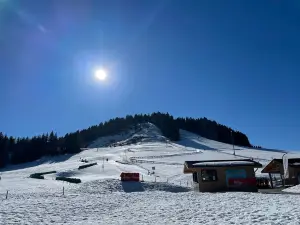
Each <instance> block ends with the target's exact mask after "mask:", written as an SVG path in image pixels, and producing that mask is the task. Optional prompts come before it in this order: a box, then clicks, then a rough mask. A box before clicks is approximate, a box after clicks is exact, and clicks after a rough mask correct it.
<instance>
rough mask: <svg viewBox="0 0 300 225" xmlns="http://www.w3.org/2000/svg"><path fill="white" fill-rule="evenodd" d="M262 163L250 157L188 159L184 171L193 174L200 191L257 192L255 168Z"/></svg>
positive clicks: (195, 184)
mask: <svg viewBox="0 0 300 225" xmlns="http://www.w3.org/2000/svg"><path fill="white" fill-rule="evenodd" d="M261 167H262V165H261V164H260V163H258V162H255V161H253V160H250V159H238V160H237V159H233V160H205V161H186V162H185V163H184V169H183V172H184V173H185V174H188V173H190V174H192V175H193V183H194V188H195V190H197V191H200V192H222V191H247V192H257V191H258V189H257V186H256V178H255V171H254V168H261Z"/></svg>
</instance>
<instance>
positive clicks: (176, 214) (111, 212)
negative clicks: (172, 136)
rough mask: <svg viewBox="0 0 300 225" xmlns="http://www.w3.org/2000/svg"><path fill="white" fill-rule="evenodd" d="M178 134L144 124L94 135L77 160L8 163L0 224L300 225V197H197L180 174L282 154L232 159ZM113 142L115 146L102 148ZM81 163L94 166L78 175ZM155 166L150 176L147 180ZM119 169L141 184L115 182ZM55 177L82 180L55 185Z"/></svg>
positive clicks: (0, 184)
mask: <svg viewBox="0 0 300 225" xmlns="http://www.w3.org/2000/svg"><path fill="white" fill-rule="evenodd" d="M181 136H182V140H181V141H180V142H177V143H172V142H169V141H167V139H166V138H164V137H163V136H162V135H161V133H160V132H159V130H158V129H157V128H156V127H155V126H154V125H152V124H148V125H147V126H146V127H142V128H141V129H139V130H138V132H134V131H133V130H131V131H130V132H128V133H126V132H124V133H123V134H120V135H115V136H113V137H107V138H100V139H98V140H96V141H95V142H94V143H92V146H90V147H93V148H90V149H88V150H85V151H82V152H81V153H80V154H77V155H65V156H59V157H52V158H49V157H45V158H42V159H40V160H38V161H36V162H32V163H27V164H22V165H17V166H10V167H8V168H6V169H4V170H2V172H1V178H2V179H1V181H0V202H1V204H0V224H50V223H51V224H299V223H298V221H300V216H299V215H300V214H299V211H300V203H298V202H299V201H295V198H297V197H298V196H290V195H263V194H257V193H256V194H255V193H253V194H249V193H219V194H209V193H195V192H193V191H191V181H192V177H191V175H186V174H183V162H184V161H186V160H201V159H233V158H235V159H240V158H247V157H248V158H254V159H256V160H258V161H259V162H260V163H262V164H267V163H268V162H269V161H270V160H271V159H272V158H281V156H282V153H281V152H278V151H270V150H257V149H250V148H242V147H239V146H236V147H235V149H236V156H234V155H233V149H232V145H229V144H224V143H220V142H216V141H212V140H208V139H205V138H202V137H199V136H198V135H195V134H192V133H190V132H186V131H181ZM112 140H114V141H115V143H113V144H115V146H116V147H102V146H107V145H111V144H112ZM133 141H134V142H137V143H136V144H132V143H133ZM289 155H291V156H294V157H295V156H296V154H295V153H290V154H289ZM82 158H83V159H87V160H88V161H89V162H97V163H98V165H96V166H93V167H89V168H86V169H83V170H78V166H80V165H83V164H84V163H82V162H80V159H82ZM103 159H104V161H103ZM106 159H108V161H106ZM103 166H104V168H103ZM153 167H155V174H154V175H148V171H152V168H153ZM52 170H56V171H57V173H56V174H49V175H45V180H37V179H32V178H28V177H29V175H30V174H32V173H37V172H47V171H52ZM260 171H261V170H258V171H257V175H260ZM121 172H139V173H140V174H141V175H142V178H143V180H145V182H144V183H136V184H135V185H132V184H128V183H127V184H124V183H121V182H120V181H119V176H120V173H121ZM61 175H65V176H68V177H76V178H80V179H81V180H82V182H83V183H81V184H69V183H65V182H61V181H56V180H55V177H56V176H61ZM63 188H64V190H65V195H64V196H62V190H63ZM7 190H8V191H9V192H8V199H5V198H6V192H7ZM299 198H300V196H299Z"/></svg>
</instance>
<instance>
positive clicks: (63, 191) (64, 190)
mask: <svg viewBox="0 0 300 225" xmlns="http://www.w3.org/2000/svg"><path fill="white" fill-rule="evenodd" d="M63 195H65V187H63Z"/></svg>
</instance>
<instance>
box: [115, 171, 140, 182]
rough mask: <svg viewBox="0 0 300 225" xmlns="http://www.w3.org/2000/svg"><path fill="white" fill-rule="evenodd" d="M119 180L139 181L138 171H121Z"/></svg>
mask: <svg viewBox="0 0 300 225" xmlns="http://www.w3.org/2000/svg"><path fill="white" fill-rule="evenodd" d="M120 177H121V181H140V174H139V173H121V175H120Z"/></svg>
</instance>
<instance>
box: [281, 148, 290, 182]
mask: <svg viewBox="0 0 300 225" xmlns="http://www.w3.org/2000/svg"><path fill="white" fill-rule="evenodd" d="M286 154H288V152H286V153H284V154H283V155H282V168H283V178H282V181H283V187H285V177H284V165H283V157H284V156H285V155H286ZM287 169H289V167H288V168H287Z"/></svg>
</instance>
